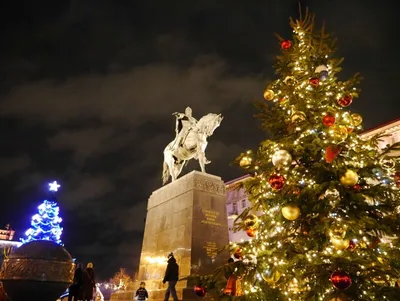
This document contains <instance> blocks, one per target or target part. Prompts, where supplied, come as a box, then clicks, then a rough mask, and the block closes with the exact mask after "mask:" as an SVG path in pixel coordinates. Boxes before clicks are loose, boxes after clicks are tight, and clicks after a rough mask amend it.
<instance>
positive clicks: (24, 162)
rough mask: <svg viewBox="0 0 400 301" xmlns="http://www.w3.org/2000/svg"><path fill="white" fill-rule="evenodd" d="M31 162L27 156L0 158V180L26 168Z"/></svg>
mask: <svg viewBox="0 0 400 301" xmlns="http://www.w3.org/2000/svg"><path fill="white" fill-rule="evenodd" d="M30 163H31V160H30V158H29V156H28V155H19V156H15V157H8V158H7V157H3V158H1V157H0V178H1V177H5V176H9V175H10V174H13V173H16V172H19V171H21V170H23V169H24V168H27V167H28V166H29V164H30Z"/></svg>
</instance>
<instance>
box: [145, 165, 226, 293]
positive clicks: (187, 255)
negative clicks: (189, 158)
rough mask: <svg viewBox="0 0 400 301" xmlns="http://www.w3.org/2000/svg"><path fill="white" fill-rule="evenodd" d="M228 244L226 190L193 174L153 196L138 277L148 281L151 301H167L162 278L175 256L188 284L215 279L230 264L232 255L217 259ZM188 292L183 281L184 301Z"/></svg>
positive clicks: (214, 178) (211, 178)
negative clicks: (195, 278)
mask: <svg viewBox="0 0 400 301" xmlns="http://www.w3.org/2000/svg"><path fill="white" fill-rule="evenodd" d="M228 243H229V241H228V226H227V217H226V194H225V185H224V183H223V181H222V180H221V179H220V178H219V177H217V176H213V175H209V174H205V173H201V172H198V171H193V172H191V173H189V174H187V175H185V176H183V177H182V178H179V179H177V180H176V181H174V182H172V183H170V184H168V185H166V186H164V187H162V188H160V189H158V190H157V191H154V192H153V194H152V195H151V196H150V198H149V202H148V207H147V217H146V225H145V232H144V238H143V246H142V254H141V258H140V267H139V275H138V278H139V280H143V281H146V286H147V288H148V290H149V292H150V300H162V299H163V294H164V290H165V287H164V286H163V285H162V278H163V277H164V273H165V268H166V264H167V263H166V261H167V255H168V254H169V253H170V252H173V253H174V255H175V258H176V259H177V262H178V264H179V266H180V278H184V277H186V276H188V275H193V274H208V273H211V272H212V271H213V270H214V269H215V268H217V267H218V266H220V265H222V264H223V263H225V261H226V260H227V257H228V256H229V255H228V254H227V253H226V254H217V253H218V251H219V250H220V248H222V247H223V246H225V245H227V244H228ZM185 288H186V281H179V282H178V284H177V291H178V297H179V298H180V300H181V298H182V300H190V298H191V297H190V296H188V295H186V293H187V291H188V290H187V291H186V290H185ZM190 291H192V288H190Z"/></svg>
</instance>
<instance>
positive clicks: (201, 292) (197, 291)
mask: <svg viewBox="0 0 400 301" xmlns="http://www.w3.org/2000/svg"><path fill="white" fill-rule="evenodd" d="M193 290H194V293H195V294H196V296H198V297H204V296H205V295H206V293H207V292H206V289H205V288H204V287H201V286H198V285H195V286H194V288H193Z"/></svg>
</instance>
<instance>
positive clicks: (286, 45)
mask: <svg viewBox="0 0 400 301" xmlns="http://www.w3.org/2000/svg"><path fill="white" fill-rule="evenodd" d="M290 47H292V42H290V41H289V40H285V41H283V42H282V43H281V48H282V49H283V50H288V49H289V48H290Z"/></svg>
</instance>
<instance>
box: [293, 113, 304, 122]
mask: <svg viewBox="0 0 400 301" xmlns="http://www.w3.org/2000/svg"><path fill="white" fill-rule="evenodd" d="M306 117H307V115H306V113H304V112H301V111H297V112H294V113H293V114H292V117H291V120H292V122H299V121H304V120H306Z"/></svg>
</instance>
